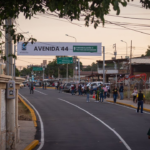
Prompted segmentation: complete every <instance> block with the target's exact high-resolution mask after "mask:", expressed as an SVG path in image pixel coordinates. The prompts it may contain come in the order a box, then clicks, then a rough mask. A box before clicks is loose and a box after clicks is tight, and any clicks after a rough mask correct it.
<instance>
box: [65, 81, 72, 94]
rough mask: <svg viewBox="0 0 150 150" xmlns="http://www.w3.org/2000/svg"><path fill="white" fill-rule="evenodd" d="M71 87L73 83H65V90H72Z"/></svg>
mask: <svg viewBox="0 0 150 150" xmlns="http://www.w3.org/2000/svg"><path fill="white" fill-rule="evenodd" d="M70 87H71V83H66V84H65V85H64V91H65V92H70Z"/></svg>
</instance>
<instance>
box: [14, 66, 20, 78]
mask: <svg viewBox="0 0 150 150" xmlns="http://www.w3.org/2000/svg"><path fill="white" fill-rule="evenodd" d="M19 75H20V72H19V70H18V69H17V68H15V76H16V77H19Z"/></svg>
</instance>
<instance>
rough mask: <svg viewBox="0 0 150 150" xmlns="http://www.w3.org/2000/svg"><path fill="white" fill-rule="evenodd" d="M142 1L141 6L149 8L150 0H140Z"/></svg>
mask: <svg viewBox="0 0 150 150" xmlns="http://www.w3.org/2000/svg"><path fill="white" fill-rule="evenodd" d="M140 2H141V3H142V6H143V7H145V8H146V9H148V8H150V1H149V0H140Z"/></svg>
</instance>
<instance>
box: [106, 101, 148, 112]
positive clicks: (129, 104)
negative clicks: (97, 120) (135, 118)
mask: <svg viewBox="0 0 150 150" xmlns="http://www.w3.org/2000/svg"><path fill="white" fill-rule="evenodd" d="M106 101H107V102H112V103H113V98H106ZM116 103H117V104H121V105H126V106H129V107H133V108H137V103H133V101H132V100H126V99H124V100H118V99H117V101H116ZM143 110H145V111H150V105H149V104H145V103H144V104H143Z"/></svg>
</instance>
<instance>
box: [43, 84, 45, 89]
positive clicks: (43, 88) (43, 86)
mask: <svg viewBox="0 0 150 150" xmlns="http://www.w3.org/2000/svg"><path fill="white" fill-rule="evenodd" d="M44 84H45V83H44V82H43V90H44Z"/></svg>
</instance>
